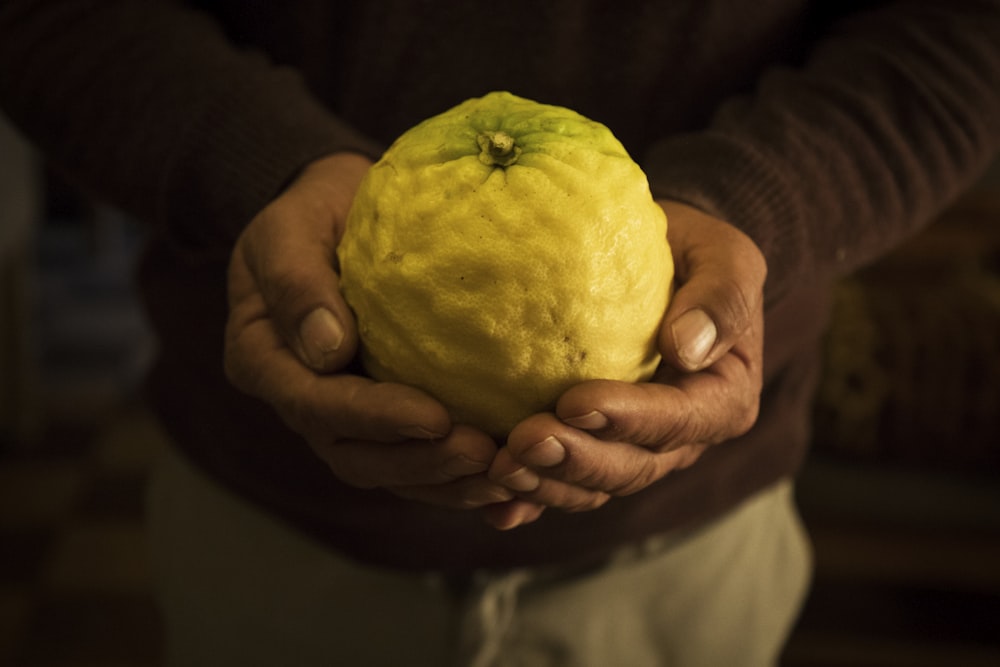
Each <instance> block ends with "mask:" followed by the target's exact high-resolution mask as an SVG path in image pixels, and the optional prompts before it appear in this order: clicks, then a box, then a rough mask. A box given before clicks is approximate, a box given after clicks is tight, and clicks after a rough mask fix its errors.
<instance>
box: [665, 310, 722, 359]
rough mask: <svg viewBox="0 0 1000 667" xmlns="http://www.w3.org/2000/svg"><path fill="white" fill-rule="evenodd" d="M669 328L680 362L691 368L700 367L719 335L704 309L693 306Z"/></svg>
mask: <svg viewBox="0 0 1000 667" xmlns="http://www.w3.org/2000/svg"><path fill="white" fill-rule="evenodd" d="M671 329H672V331H673V334H674V342H675V343H676V344H677V356H678V357H680V360H681V362H682V363H683V364H684V365H685V366H687V367H688V368H689V369H691V370H696V369H698V368H700V367H701V365H702V364H703V363H704V362H705V359H706V358H707V357H708V353H709V352H711V351H712V348H713V347H714V346H715V340H716V338H718V335H719V332H718V330H717V329H716V328H715V322H713V321H712V318H711V317H709V316H708V314H707V313H706V312H705V311H704V310H701V309H700V308H695V309H694V310H689V311H688V312H686V313H684V314H683V315H681V316H680V317H679V318H677V320H676V321H675V322H674V323H673V324H672V325H671Z"/></svg>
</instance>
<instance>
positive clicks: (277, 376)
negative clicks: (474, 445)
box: [224, 297, 451, 442]
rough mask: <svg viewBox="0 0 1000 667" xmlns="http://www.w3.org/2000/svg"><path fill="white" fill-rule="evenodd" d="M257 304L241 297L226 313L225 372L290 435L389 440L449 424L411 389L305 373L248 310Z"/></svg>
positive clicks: (441, 431)
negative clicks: (269, 410)
mask: <svg viewBox="0 0 1000 667" xmlns="http://www.w3.org/2000/svg"><path fill="white" fill-rule="evenodd" d="M257 299H258V300H259V299H260V297H257ZM262 308H263V306H262V305H257V306H255V305H254V303H253V301H252V300H251V299H247V300H245V301H244V302H242V303H241V304H240V305H238V306H237V307H236V308H234V309H233V311H232V312H231V316H230V320H229V322H228V323H227V326H226V337H225V338H226V340H225V348H224V352H225V356H224V360H225V371H226V375H227V377H228V378H229V380H230V382H232V384H233V385H234V386H235V387H237V388H239V389H240V390H242V391H244V392H245V393H247V394H250V395H251V396H255V397H257V398H260V399H262V400H263V401H265V402H266V403H268V404H270V405H272V406H273V407H274V408H275V409H276V410H277V411H278V413H279V414H280V415H281V416H282V418H283V419H284V420H285V422H286V423H287V424H288V425H289V426H290V427H291V428H292V429H293V430H295V431H296V432H297V433H300V434H302V435H304V436H306V437H307V438H316V439H335V438H353V439H358V440H375V441H382V442H391V441H396V440H399V439H401V438H407V437H418V438H434V437H442V436H444V435H445V434H447V433H448V432H449V431H450V430H451V421H450V418H449V416H448V412H447V410H446V409H445V408H444V406H442V405H441V404H440V403H439V402H438V401H436V400H434V399H433V398H431V397H430V396H428V395H427V394H425V393H423V392H422V391H420V390H418V389H415V388H413V387H409V386H406V385H400V384H394V383H379V382H374V381H372V380H370V379H368V378H363V377H358V376H353V375H316V374H315V373H313V372H311V371H310V370H309V369H307V368H305V367H304V366H303V365H302V364H301V363H299V361H298V359H297V358H296V357H295V356H294V355H293V354H292V353H291V351H290V350H289V349H288V347H287V346H286V345H285V344H284V342H283V341H282V339H281V337H280V336H279V335H278V333H277V331H276V330H275V329H274V326H273V324H272V322H271V321H270V320H269V319H268V318H266V317H255V316H254V313H255V312H256V311H259V310H260V309H262Z"/></svg>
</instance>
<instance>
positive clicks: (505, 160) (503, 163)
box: [476, 130, 521, 167]
mask: <svg viewBox="0 0 1000 667" xmlns="http://www.w3.org/2000/svg"><path fill="white" fill-rule="evenodd" d="M476 142H477V143H478V144H479V148H480V150H481V152H480V153H479V161H480V162H482V163H483V164H485V165H488V166H490V167H509V166H510V165H512V164H514V163H515V162H517V158H518V157H520V155H521V147H520V146H518V145H517V144H516V143H514V137H512V136H510V135H509V134H507V133H506V132H504V131H502V130H497V131H496V132H482V133H480V134H479V136H478V137H476Z"/></svg>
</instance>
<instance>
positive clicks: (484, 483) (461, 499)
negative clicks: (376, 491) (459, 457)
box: [389, 474, 514, 510]
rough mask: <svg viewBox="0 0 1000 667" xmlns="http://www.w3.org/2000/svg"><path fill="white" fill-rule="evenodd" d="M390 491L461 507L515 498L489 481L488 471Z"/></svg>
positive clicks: (495, 502) (419, 500)
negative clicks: (449, 480)
mask: <svg viewBox="0 0 1000 667" xmlns="http://www.w3.org/2000/svg"><path fill="white" fill-rule="evenodd" d="M389 491H391V492H392V493H394V494H395V495H397V496H399V497H400V498H405V499H407V500H414V501H417V502H421V503H425V504H428V505H434V506H436V507H446V508H448V509H458V510H470V509H479V508H483V507H490V506H498V505H502V504H504V503H506V502H509V501H511V500H512V499H513V498H514V494H513V493H512V492H511V491H510V490H508V489H506V488H504V487H503V486H502V485H500V484H497V483H496V482H492V481H490V480H489V479H487V478H486V475H485V474H480V475H475V476H472V477H462V478H460V479H456V480H455V481H453V482H448V483H445V484H432V485H424V486H397V487H392V488H390V489H389Z"/></svg>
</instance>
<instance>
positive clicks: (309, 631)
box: [149, 452, 811, 667]
mask: <svg viewBox="0 0 1000 667" xmlns="http://www.w3.org/2000/svg"><path fill="white" fill-rule="evenodd" d="M149 501H150V502H149V526H150V538H151V549H152V559H153V564H154V573H155V581H156V587H157V595H158V599H159V602H160V605H161V608H162V611H163V614H164V619H165V631H166V645H167V653H168V655H167V656H166V657H167V664H168V665H170V666H172V667H202V666H204V667H230V666H232V667H237V666H238V667H257V666H260V667H319V666H321V665H322V666H324V667H329V666H334V665H338V666H339V665H344V666H349V667H366V666H373V667H375V666H386V667H423V666H427V667H541V666H546V667H549V666H551V667H556V666H558V667H563V666H565V667H591V666H592V667H616V666H619V665H620V666H622V667H645V666H649V667H666V666H671V665H678V666H681V667H714V666H716V665H718V666H720V667H723V666H724V667H733V666H738V667H755V666H765V665H774V664H776V661H777V659H778V657H779V654H780V651H781V649H782V647H783V644H784V642H785V641H786V639H787V636H788V634H789V632H790V630H791V627H792V626H793V624H794V622H795V620H796V618H797V615H798V611H799V609H800V607H801V604H802V601H803V598H804V597H805V595H806V592H807V589H808V585H809V579H810V573H811V552H810V548H809V544H808V541H807V539H806V536H805V533H804V531H803V528H802V525H801V521H800V519H799V517H798V514H797V512H796V510H795V507H794V504H793V499H792V485H791V483H790V482H782V483H780V484H778V485H776V486H774V487H772V488H769V489H767V490H766V491H764V492H762V493H760V494H758V495H756V496H755V497H753V498H751V499H749V500H747V501H746V502H745V503H743V504H742V505H741V506H739V507H738V508H736V509H735V510H734V511H732V512H730V513H729V514H728V515H726V516H724V517H722V518H720V519H718V520H716V521H714V522H713V523H711V524H709V525H707V526H705V527H704V528H702V529H700V530H697V531H695V532H692V533H689V534H687V535H685V536H683V537H679V536H669V535H668V536H663V537H657V538H653V539H650V540H648V541H647V542H645V543H643V544H640V545H636V546H634V547H630V548H627V549H622V550H620V551H619V553H618V554H616V556H615V557H613V558H612V559H611V560H610V561H609V562H608V563H606V564H605V565H603V566H601V567H600V568H595V569H590V570H588V571H586V572H573V571H560V570H559V569H552V568H544V569H519V570H514V571H511V572H507V573H504V574H502V575H494V576H482V577H478V578H477V577H473V579H472V581H471V582H469V585H467V586H464V587H462V590H461V592H459V591H458V589H456V587H455V586H453V585H449V584H448V582H447V580H446V579H445V578H444V577H441V576H439V575H436V574H433V573H428V574H425V575H420V574H410V573H404V572H396V571H392V570H385V569H380V568H376V567H370V566H368V565H365V564H363V563H358V562H355V561H352V560H350V559H348V558H345V557H343V556H342V555H340V554H338V553H336V552H333V551H331V550H329V549H327V548H325V547H323V546H321V545H319V544H317V543H315V542H313V541H311V540H310V539H308V538H307V537H305V536H303V535H302V534H300V533H298V532H296V531H294V530H292V529H290V528H289V527H287V526H286V525H284V524H282V523H281V522H280V521H278V520H276V519H275V518H273V517H272V516H270V515H269V514H267V513H265V512H262V511H261V510H259V509H257V508H256V507H255V506H253V505H250V504H248V503H247V502H245V501H244V500H242V499H240V498H239V497H237V496H235V495H233V494H231V493H230V492H228V491H227V490H225V489H223V488H221V487H220V486H218V485H217V484H215V483H214V482H213V481H212V480H210V479H209V478H207V477H206V476H205V475H203V474H202V473H201V472H199V471H198V470H196V469H195V468H193V467H192V466H191V465H190V464H188V463H187V462H186V461H185V460H183V459H182V458H180V457H179V456H178V455H177V454H175V453H173V452H168V453H167V454H166V455H165V457H164V459H163V460H162V461H161V462H160V463H159V465H158V466H157V468H156V470H155V473H154V477H153V480H152V483H151V485H150V495H149ZM612 502H613V501H612Z"/></svg>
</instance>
